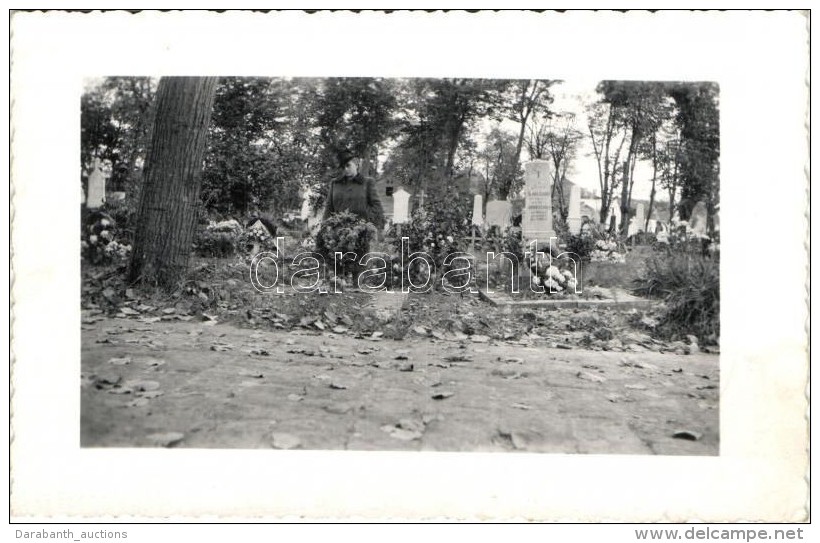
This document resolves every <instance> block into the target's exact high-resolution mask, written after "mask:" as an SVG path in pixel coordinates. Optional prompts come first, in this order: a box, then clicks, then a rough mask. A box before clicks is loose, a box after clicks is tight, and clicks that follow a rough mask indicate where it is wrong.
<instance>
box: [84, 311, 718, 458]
mask: <svg viewBox="0 0 820 543" xmlns="http://www.w3.org/2000/svg"><path fill="white" fill-rule="evenodd" d="M88 328H90V329H88ZM474 340H478V341H474ZM718 379H719V376H718V356H716V355H710V354H694V355H687V356H683V355H674V354H659V353H655V352H643V353H633V352H630V353H626V352H595V351H585V350H564V349H550V348H548V347H541V346H538V345H531V346H523V345H514V344H512V343H508V342H501V341H499V342H493V340H487V338H485V337H482V336H477V337H473V338H471V339H470V340H465V341H460V342H459V341H441V340H437V339H434V338H430V337H421V336H419V335H417V334H415V333H414V332H412V331H411V332H410V333H409V334H408V335H407V337H406V338H405V339H403V340H401V341H396V340H392V339H385V340H382V339H381V338H355V337H353V336H352V335H337V334H333V333H330V332H327V331H325V332H320V331H318V330H317V331H316V332H311V331H307V330H294V331H285V330H279V331H268V330H265V331H254V330H248V329H241V328H238V327H234V326H231V325H226V324H218V325H213V326H207V325H203V323H201V322H178V321H173V322H157V323H153V324H150V325H146V324H142V323H139V322H135V321H133V320H127V319H117V318H107V319H104V320H101V321H98V322H97V323H95V324H94V325H93V326H92V327H86V329H84V330H83V335H82V404H81V442H82V445H83V446H86V447H88V446H90V447H96V446H112V447H113V446H117V447H143V446H177V447H198V448H209V447H217V448H270V447H275V448H304V449H355V450H436V451H531V452H554V453H613V454H686V455H715V454H718V430H719V424H718V396H719V390H718ZM676 432H684V433H682V434H679V435H678V437H673V436H674V435H675V433H676Z"/></svg>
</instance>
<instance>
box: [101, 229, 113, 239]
mask: <svg viewBox="0 0 820 543" xmlns="http://www.w3.org/2000/svg"><path fill="white" fill-rule="evenodd" d="M100 237H101V238H102V239H111V232H109V231H108V230H103V231H102V232H100Z"/></svg>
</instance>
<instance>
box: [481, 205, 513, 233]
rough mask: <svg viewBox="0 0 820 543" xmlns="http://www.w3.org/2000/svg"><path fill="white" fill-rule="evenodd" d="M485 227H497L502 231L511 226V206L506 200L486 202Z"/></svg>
mask: <svg viewBox="0 0 820 543" xmlns="http://www.w3.org/2000/svg"><path fill="white" fill-rule="evenodd" d="M486 221H487V226H498V227H500V228H501V230H504V229H505V228H507V227H508V226H510V224H512V204H511V203H510V202H508V201H507V200H493V201H492V202H487V217H486Z"/></svg>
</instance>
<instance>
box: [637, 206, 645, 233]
mask: <svg viewBox="0 0 820 543" xmlns="http://www.w3.org/2000/svg"><path fill="white" fill-rule="evenodd" d="M635 228H636V229H637V231H638V232H643V231H644V229H645V228H646V213H645V212H644V208H643V202H639V203H638V207H637V208H636V209H635Z"/></svg>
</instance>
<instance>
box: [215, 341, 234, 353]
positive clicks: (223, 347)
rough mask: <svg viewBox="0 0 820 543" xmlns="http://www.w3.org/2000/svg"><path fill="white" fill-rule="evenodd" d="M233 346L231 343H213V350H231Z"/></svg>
mask: <svg viewBox="0 0 820 543" xmlns="http://www.w3.org/2000/svg"><path fill="white" fill-rule="evenodd" d="M232 348H233V345H229V344H222V343H220V344H218V345H211V350H212V351H217V352H225V351H230V350H231V349H232Z"/></svg>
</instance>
